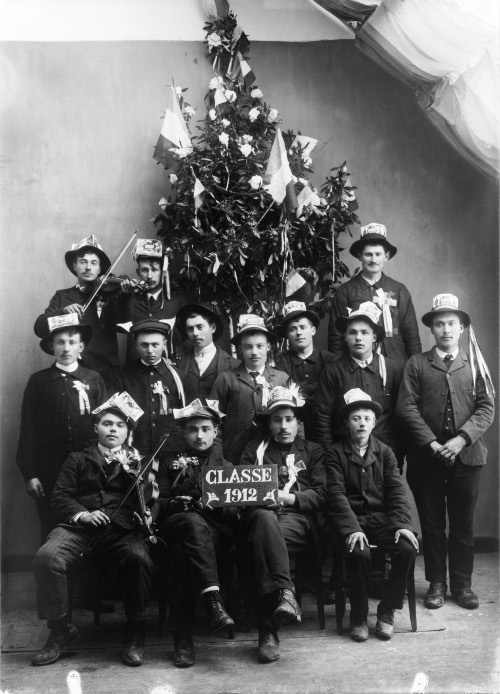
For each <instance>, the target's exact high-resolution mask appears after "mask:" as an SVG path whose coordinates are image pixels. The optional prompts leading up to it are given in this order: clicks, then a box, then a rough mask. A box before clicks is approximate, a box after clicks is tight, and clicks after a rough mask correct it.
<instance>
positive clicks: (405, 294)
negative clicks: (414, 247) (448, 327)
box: [328, 273, 422, 367]
mask: <svg viewBox="0 0 500 694" xmlns="http://www.w3.org/2000/svg"><path fill="white" fill-rule="evenodd" d="M377 289H383V291H384V292H385V293H386V294H387V293H388V294H389V296H390V297H391V299H393V300H394V301H396V305H395V306H391V307H390V311H391V317H392V325H393V329H394V336H393V337H386V338H385V340H384V341H383V342H382V354H384V356H387V357H390V358H391V359H394V361H396V362H399V363H400V364H401V366H402V367H403V366H404V365H405V363H406V361H407V359H408V357H410V356H411V355H412V354H417V353H418V352H421V351H422V345H421V343H420V336H419V332H418V324H417V319H416V316H415V309H414V308H413V302H412V300H411V296H410V292H409V291H408V289H407V288H406V287H405V285H404V284H401V282H396V280H393V279H392V278H391V277H387V275H384V274H383V273H382V277H381V278H380V279H379V281H378V282H376V283H375V284H374V285H371V284H370V283H369V282H367V281H366V280H365V279H364V278H363V277H362V276H361V273H359V274H357V275H355V276H354V277H352V278H351V279H350V280H348V281H347V282H344V284H341V285H340V287H339V288H338V289H337V291H336V292H335V296H334V297H333V301H332V308H331V312H330V322H329V324H328V349H329V350H330V352H332V354H333V355H334V357H335V359H339V358H340V357H342V356H344V355H345V354H347V347H346V344H345V341H344V337H343V335H342V333H339V331H338V330H337V328H336V327H335V320H336V318H338V317H339V316H347V314H348V313H349V312H348V310H347V309H348V308H351V309H353V310H355V309H357V308H359V305H360V304H362V303H363V302H364V301H373V298H374V296H376V292H377ZM379 325H382V326H383V325H384V319H383V317H382V315H380V319H379Z"/></svg>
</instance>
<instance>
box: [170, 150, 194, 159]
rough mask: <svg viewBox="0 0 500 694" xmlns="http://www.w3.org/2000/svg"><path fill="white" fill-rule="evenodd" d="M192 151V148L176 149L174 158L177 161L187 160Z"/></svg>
mask: <svg viewBox="0 0 500 694" xmlns="http://www.w3.org/2000/svg"><path fill="white" fill-rule="evenodd" d="M192 151H193V148H192V147H177V148H174V157H175V158H176V159H185V158H186V157H187V156H188V154H191V152H192Z"/></svg>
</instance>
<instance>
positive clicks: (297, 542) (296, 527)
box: [278, 512, 311, 558]
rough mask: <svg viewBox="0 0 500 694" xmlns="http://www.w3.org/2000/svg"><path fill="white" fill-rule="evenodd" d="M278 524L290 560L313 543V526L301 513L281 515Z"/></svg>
mask: <svg viewBox="0 0 500 694" xmlns="http://www.w3.org/2000/svg"><path fill="white" fill-rule="evenodd" d="M278 524H279V527H280V529H281V532H282V534H283V538H284V540H285V544H286V549H287V553H288V556H289V558H293V557H295V556H297V554H299V552H300V551H301V550H302V549H304V547H307V545H308V544H309V543H310V542H311V524H310V522H309V518H307V516H304V515H303V514H301V513H287V512H284V513H280V514H279V515H278Z"/></svg>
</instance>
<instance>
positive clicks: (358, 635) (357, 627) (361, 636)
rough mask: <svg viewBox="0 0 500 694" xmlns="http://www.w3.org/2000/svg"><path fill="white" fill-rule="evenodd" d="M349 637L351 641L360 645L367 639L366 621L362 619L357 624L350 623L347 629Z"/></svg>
mask: <svg viewBox="0 0 500 694" xmlns="http://www.w3.org/2000/svg"><path fill="white" fill-rule="evenodd" d="M349 636H350V637H351V639H352V640H353V641H356V642H357V643H362V642H363V641H366V640H367V639H368V624H367V623H366V619H362V620H361V621H360V622H359V624H354V623H351V626H350V627H349Z"/></svg>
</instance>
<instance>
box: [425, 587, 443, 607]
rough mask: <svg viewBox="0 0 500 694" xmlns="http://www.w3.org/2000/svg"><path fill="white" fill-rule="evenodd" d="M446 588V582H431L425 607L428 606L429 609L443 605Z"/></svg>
mask: <svg viewBox="0 0 500 694" xmlns="http://www.w3.org/2000/svg"><path fill="white" fill-rule="evenodd" d="M446 589H447V586H446V583H438V582H436V583H432V582H431V583H430V584H429V590H428V591H427V593H426V595H425V598H424V605H425V607H427V609H428V610H437V609H438V608H439V607H443V605H444V599H445V597H446Z"/></svg>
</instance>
